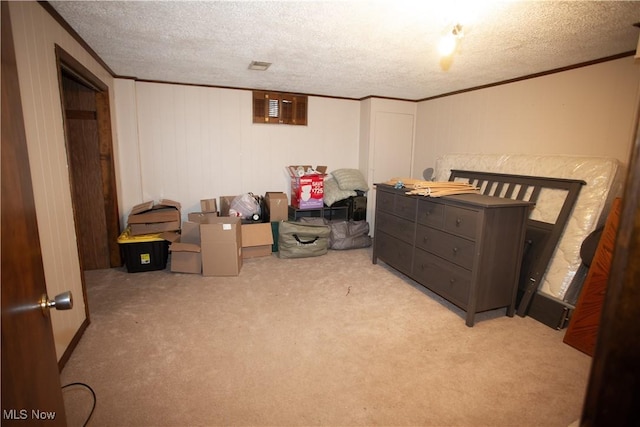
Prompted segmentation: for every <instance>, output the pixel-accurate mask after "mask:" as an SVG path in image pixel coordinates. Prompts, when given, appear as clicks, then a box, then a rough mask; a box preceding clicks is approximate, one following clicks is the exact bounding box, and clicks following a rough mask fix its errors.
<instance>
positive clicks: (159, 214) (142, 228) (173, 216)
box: [127, 199, 181, 236]
mask: <svg viewBox="0 0 640 427" xmlns="http://www.w3.org/2000/svg"><path fill="white" fill-rule="evenodd" d="M127 222H128V228H129V232H130V234H131V235H132V236H139V235H142V234H152V233H162V232H165V231H177V230H180V225H181V217H180V203H178V202H175V201H173V200H168V199H163V200H160V202H158V203H157V204H154V203H153V201H148V202H144V203H140V204H139V205H135V206H134V207H133V208H132V209H131V213H130V214H129V217H128V218H127Z"/></svg>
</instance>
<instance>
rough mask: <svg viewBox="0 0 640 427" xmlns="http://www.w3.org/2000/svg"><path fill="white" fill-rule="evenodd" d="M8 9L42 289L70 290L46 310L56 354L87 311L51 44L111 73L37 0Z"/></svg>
mask: <svg viewBox="0 0 640 427" xmlns="http://www.w3.org/2000/svg"><path fill="white" fill-rule="evenodd" d="M9 11H10V15H11V21H12V27H13V38H14V42H15V49H16V62H17V67H18V77H19V82H20V93H21V97H22V107H23V111H24V120H25V131H26V137H27V147H28V150H29V162H30V165H31V176H32V180H33V192H34V198H35V204H36V214H37V218H38V230H39V233H40V244H41V248H42V261H43V264H44V273H45V279H46V281H47V292H48V294H49V296H50V297H53V296H55V295H57V294H59V293H61V292H64V291H67V290H71V292H72V293H73V296H74V307H73V309H72V310H68V311H56V310H53V311H52V312H51V320H52V324H53V332H54V338H55V344H56V353H57V355H58V359H60V357H61V356H62V354H63V353H64V351H65V350H66V349H67V346H68V345H69V343H70V342H71V340H72V339H73V337H74V335H75V334H76V332H77V331H78V329H79V328H80V326H81V325H82V323H83V322H84V320H85V319H86V316H85V307H84V300H83V289H82V281H81V276H80V274H81V273H80V263H79V259H78V249H77V246H76V234H75V228H74V218H73V210H72V205H71V191H70V187H69V175H68V171H67V154H66V148H65V139H64V131H63V123H62V109H61V102H60V91H59V87H58V72H57V68H56V67H57V65H56V58H55V51H54V45H55V44H58V45H59V46H61V47H62V48H63V49H64V50H65V51H67V52H68V53H70V54H71V55H72V56H73V57H74V58H75V59H77V60H78V61H79V62H80V63H82V64H83V65H84V66H85V67H86V68H88V69H89V70H90V71H91V72H92V73H93V74H94V75H96V76H97V77H98V78H100V79H101V80H102V81H103V82H104V83H105V84H107V85H109V86H110V85H111V84H112V81H113V79H112V77H111V75H110V74H109V73H107V72H106V71H105V70H104V69H103V68H102V67H101V66H100V65H99V64H98V63H97V62H96V61H95V60H94V59H93V58H92V57H91V56H90V55H89V54H88V53H87V52H86V51H85V50H84V49H83V48H82V47H81V46H80V45H79V44H78V43H77V42H76V41H75V40H74V39H73V38H72V37H71V36H70V35H69V34H68V33H67V32H66V31H65V30H64V29H63V28H62V27H60V26H59V25H58V24H57V23H56V21H55V20H54V19H53V18H52V17H51V16H50V15H49V14H48V13H47V12H46V11H45V10H44V9H43V8H42V6H40V5H39V4H37V3H36V2H9ZM111 115H112V117H114V112H113V110H112V113H111Z"/></svg>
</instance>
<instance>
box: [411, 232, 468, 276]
mask: <svg viewBox="0 0 640 427" xmlns="http://www.w3.org/2000/svg"><path fill="white" fill-rule="evenodd" d="M416 246H417V247H419V248H420V249H424V250H425V251H427V252H431V253H432V254H435V255H438V256H439V257H442V258H444V259H446V260H447V261H451V262H453V263H454V264H457V265H459V266H461V267H464V268H466V269H468V270H471V269H472V268H473V259H474V256H475V249H476V244H475V242H473V241H472V240H467V239H465V238H462V237H458V236H454V235H453V234H448V233H445V232H444V231H440V230H436V229H434V228H430V227H425V226H423V225H419V226H418V229H417V230H416Z"/></svg>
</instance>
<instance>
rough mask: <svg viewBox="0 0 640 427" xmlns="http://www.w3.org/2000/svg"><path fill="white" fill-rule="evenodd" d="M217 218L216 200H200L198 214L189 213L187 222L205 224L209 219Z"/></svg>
mask: <svg viewBox="0 0 640 427" xmlns="http://www.w3.org/2000/svg"><path fill="white" fill-rule="evenodd" d="M217 216H218V206H217V203H216V199H202V200H200V212H189V214H188V218H189V221H193V222H198V223H202V222H207V220H208V219H209V218H215V217H217Z"/></svg>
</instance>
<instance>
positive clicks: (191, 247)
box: [163, 221, 202, 274]
mask: <svg viewBox="0 0 640 427" xmlns="http://www.w3.org/2000/svg"><path fill="white" fill-rule="evenodd" d="M163 237H164V238H165V239H166V240H169V241H170V242H171V245H170V246H169V252H171V271H173V272H175V273H195V274H200V273H202V254H201V250H200V224H199V223H197V222H191V221H185V222H183V223H182V231H181V233H180V234H179V235H178V234H177V233H165V234H163Z"/></svg>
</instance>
